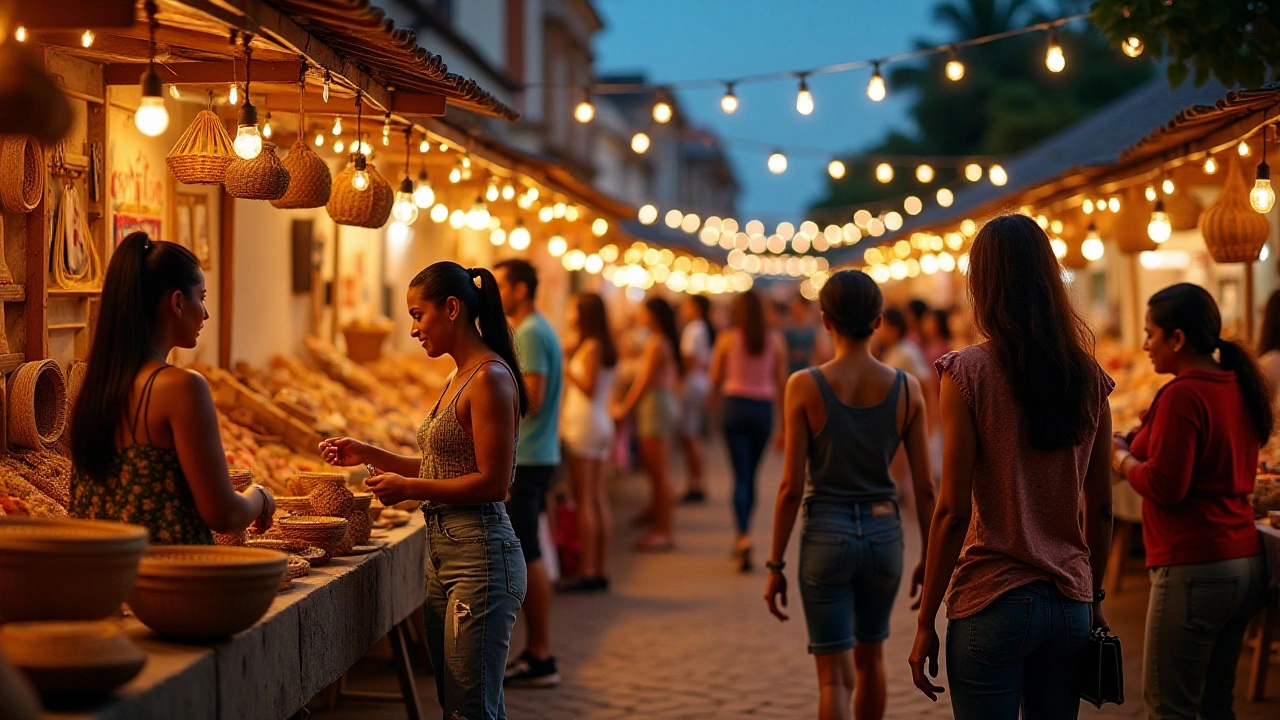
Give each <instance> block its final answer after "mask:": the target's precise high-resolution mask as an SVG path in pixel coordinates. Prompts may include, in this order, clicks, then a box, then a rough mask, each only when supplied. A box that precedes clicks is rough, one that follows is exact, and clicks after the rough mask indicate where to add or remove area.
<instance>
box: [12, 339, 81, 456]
mask: <svg viewBox="0 0 1280 720" xmlns="http://www.w3.org/2000/svg"><path fill="white" fill-rule="evenodd" d="M8 400H9V402H8V418H9V442H10V443H12V444H14V445H17V446H20V447H25V448H31V449H33V450H42V449H44V448H47V447H49V446H50V445H53V444H54V443H56V442H58V438H60V437H62V432H63V430H65V429H66V425H67V384H66V380H65V379H64V378H63V376H62V369H61V368H59V367H58V363H56V362H54V361H52V360H41V361H39V362H29V363H25V364H23V365H22V366H21V367H19V368H18V370H17V371H16V372H14V373H13V376H12V377H11V378H10V379H9V398H8Z"/></svg>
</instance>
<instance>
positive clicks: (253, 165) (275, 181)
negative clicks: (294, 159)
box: [223, 143, 289, 200]
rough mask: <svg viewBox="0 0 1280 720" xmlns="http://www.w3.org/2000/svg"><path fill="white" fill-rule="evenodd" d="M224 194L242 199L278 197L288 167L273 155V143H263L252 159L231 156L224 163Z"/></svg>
mask: <svg viewBox="0 0 1280 720" xmlns="http://www.w3.org/2000/svg"><path fill="white" fill-rule="evenodd" d="M223 184H224V185H225V186H226V188H227V194H228V195H230V196H231V197H236V198H241V199H243V200H279V199H280V198H282V197H284V194H285V192H287V191H288V190H289V171H288V170H286V169H285V167H284V163H282V162H280V158H279V157H278V156H277V155H276V146H275V145H274V144H273V143H263V144H262V152H260V153H258V157H256V158H254V159H252V160H241V159H240V158H235V159H234V160H232V161H231V164H230V165H228V166H227V178H226V180H225V181H224V183H223Z"/></svg>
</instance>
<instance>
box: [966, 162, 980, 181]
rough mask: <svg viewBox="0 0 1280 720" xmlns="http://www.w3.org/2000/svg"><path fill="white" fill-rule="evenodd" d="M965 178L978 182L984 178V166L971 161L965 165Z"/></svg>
mask: <svg viewBox="0 0 1280 720" xmlns="http://www.w3.org/2000/svg"><path fill="white" fill-rule="evenodd" d="M964 179H965V180H968V181H969V182H978V181H979V180H981V179H982V166H981V165H979V164H978V163H969V164H968V165H965V166H964Z"/></svg>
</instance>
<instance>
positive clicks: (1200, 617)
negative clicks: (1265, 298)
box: [1114, 283, 1275, 720]
mask: <svg viewBox="0 0 1280 720" xmlns="http://www.w3.org/2000/svg"><path fill="white" fill-rule="evenodd" d="M1144 327H1145V329H1146V341H1145V342H1144V343H1143V349H1144V350H1146V351H1147V355H1148V356H1149V357H1150V358H1151V364H1152V365H1153V366H1154V367H1155V370H1156V372H1157V373H1160V374H1172V375H1173V376H1174V378H1173V380H1171V381H1170V382H1169V384H1167V385H1165V386H1164V387H1163V388H1162V389H1161V390H1160V392H1159V393H1158V394H1157V395H1156V399H1155V400H1154V401H1153V402H1152V403H1151V409H1150V410H1148V411H1147V414H1146V415H1145V417H1144V419H1143V422H1142V425H1141V427H1140V428H1139V429H1138V431H1137V433H1136V435H1135V436H1134V437H1133V442H1132V445H1130V444H1129V442H1127V441H1126V439H1125V438H1122V437H1117V438H1116V439H1115V456H1114V458H1115V465H1116V469H1117V470H1118V471H1119V472H1120V474H1122V475H1123V476H1124V477H1126V478H1128V480H1129V484H1130V485H1131V486H1132V487H1133V489H1134V491H1135V492H1137V493H1138V494H1139V495H1141V496H1142V540H1143V546H1144V547H1146V550H1147V567H1148V569H1149V571H1150V575H1151V596H1150V598H1149V600H1148V604H1147V627H1146V643H1145V650H1144V654H1143V673H1142V675H1143V701H1144V704H1145V705H1146V710H1147V717H1149V718H1159V719H1160V720H1164V719H1166V718H1189V719H1191V720H1194V718H1196V717H1203V718H1232V717H1235V712H1234V710H1233V709H1232V705H1233V701H1234V696H1233V690H1234V687H1235V680H1236V663H1237V662H1238V661H1239V659H1240V647H1241V644H1242V642H1243V638H1244V631H1245V628H1246V626H1248V624H1249V621H1250V620H1251V619H1252V618H1253V616H1254V614H1255V613H1256V612H1257V611H1258V610H1259V609H1261V608H1262V606H1263V604H1264V603H1265V601H1266V593H1267V568H1266V561H1265V559H1264V557H1263V555H1262V540H1261V538H1260V537H1259V535H1258V528H1257V526H1256V525H1255V524H1254V522H1253V508H1252V507H1251V506H1250V503H1249V493H1250V492H1252V490H1253V485H1254V479H1255V476H1256V474H1257V467H1258V449H1259V447H1260V445H1262V444H1263V443H1265V442H1266V441H1267V438H1269V437H1270V436H1271V430H1272V428H1273V427H1274V422H1275V420H1274V417H1273V415H1272V412H1273V411H1272V404H1271V397H1270V386H1269V384H1268V382H1267V380H1266V378H1265V376H1264V375H1263V374H1262V372H1261V371H1260V370H1259V369H1258V366H1257V364H1256V363H1255V362H1254V361H1253V358H1252V356H1251V355H1250V354H1249V352H1248V350H1246V349H1245V348H1244V347H1243V346H1241V345H1239V344H1238V343H1235V342H1232V341H1230V340H1223V339H1222V338H1221V333H1222V316H1221V315H1220V314H1219V312H1218V305H1217V303H1215V302H1214V301H1213V297H1212V296H1211V295H1210V294H1209V293H1208V292H1207V291H1206V290H1205V289H1204V288H1202V287H1199V286H1198V285H1192V284H1190V283H1182V284H1179V285H1174V286H1172V287H1169V288H1165V289H1164V290H1161V291H1160V292H1158V293H1156V294H1155V295H1153V296H1151V300H1150V301H1148V303H1147V315H1146V322H1145V326H1144ZM1215 353H1217V358H1215V357H1214V354H1215ZM1263 652H1265V649H1264V650H1263Z"/></svg>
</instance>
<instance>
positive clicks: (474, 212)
mask: <svg viewBox="0 0 1280 720" xmlns="http://www.w3.org/2000/svg"><path fill="white" fill-rule="evenodd" d="M467 227H469V228H471V229H472V230H483V229H485V228H487V227H489V206H488V205H485V203H484V198H482V197H480V196H479V195H477V196H476V201H475V203H473V204H472V205H471V210H470V211H469V212H467Z"/></svg>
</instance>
